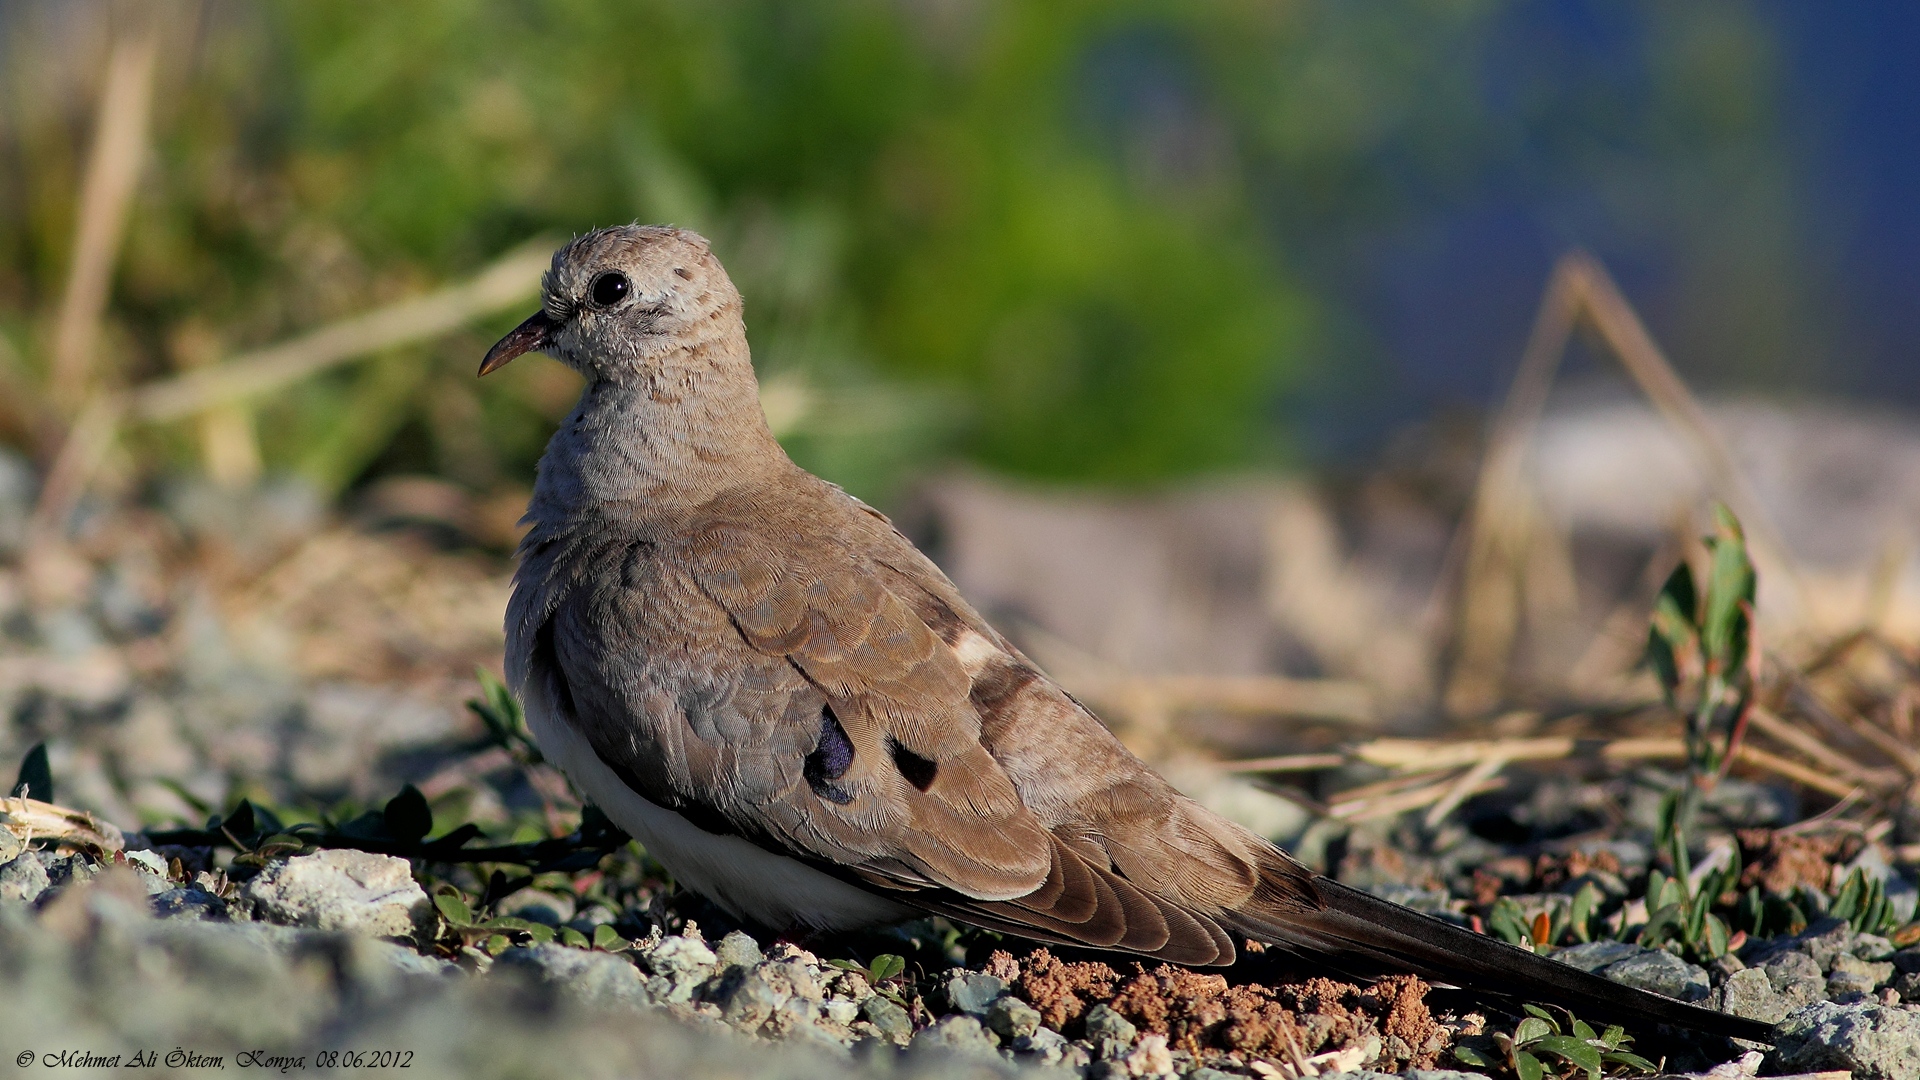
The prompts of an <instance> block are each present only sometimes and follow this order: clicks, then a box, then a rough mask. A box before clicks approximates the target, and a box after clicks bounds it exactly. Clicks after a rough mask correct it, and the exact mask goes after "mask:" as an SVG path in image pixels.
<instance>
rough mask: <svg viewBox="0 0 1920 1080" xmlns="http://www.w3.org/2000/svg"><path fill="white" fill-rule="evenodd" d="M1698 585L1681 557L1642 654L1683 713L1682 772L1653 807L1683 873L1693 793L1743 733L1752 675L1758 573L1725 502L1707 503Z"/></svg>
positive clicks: (1704, 786) (1718, 772) (1706, 787)
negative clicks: (1708, 525) (1708, 521)
mask: <svg viewBox="0 0 1920 1080" xmlns="http://www.w3.org/2000/svg"><path fill="white" fill-rule="evenodd" d="M1702 542H1703V543H1704V544H1705V545H1706V548H1707V554H1708V558H1709V569H1708V572H1707V580H1706V588H1705V589H1704V590H1702V589H1701V588H1699V586H1698V585H1697V584H1696V582H1695V580H1694V573H1693V568H1692V567H1691V566H1689V565H1688V564H1687V562H1686V561H1685V560H1682V561H1681V563H1680V565H1679V566H1677V567H1675V568H1674V570H1673V573H1672V574H1670V575H1668V577H1667V581H1666V584H1665V585H1663V586H1662V587H1661V589H1660V595H1659V597H1658V598H1657V599H1656V600H1655V601H1654V605H1653V617H1652V620H1651V625H1650V626H1649V627H1648V629H1647V648H1646V654H1645V662H1646V664H1647V666H1649V667H1651V668H1652V669H1653V672H1654V674H1655V676H1657V677H1658V679H1659V680H1660V690H1661V693H1662V695H1663V696H1664V697H1665V698H1666V702H1667V705H1668V706H1669V707H1670V708H1672V709H1673V710H1675V711H1676V712H1678V713H1679V714H1680V715H1681V718H1682V719H1683V721H1684V724H1683V728H1682V734H1683V736H1684V738H1685V740H1686V748H1687V775H1686V779H1685V780H1684V781H1683V782H1682V783H1681V784H1680V785H1679V786H1678V787H1677V788H1676V789H1675V790H1674V791H1673V792H1671V793H1670V794H1669V795H1668V796H1667V799H1666V801H1665V803H1664V804H1663V806H1662V808H1661V815H1660V842H1661V846H1662V847H1663V848H1665V849H1666V850H1667V851H1669V852H1670V853H1671V854H1672V856H1673V861H1674V862H1673V865H1674V870H1675V872H1676V873H1677V874H1679V875H1680V876H1681V877H1686V876H1687V872H1688V871H1687V851H1686V835H1687V833H1688V831H1689V830H1690V829H1691V828H1692V827H1693V819H1694V817H1695V815H1696V814H1697V813H1698V811H1699V806H1700V801H1701V799H1702V797H1703V796H1704V795H1705V793H1706V792H1708V791H1710V790H1712V788H1713V785H1714V784H1715V783H1716V782H1718V781H1719V779H1720V777H1721V776H1723V775H1725V773H1726V770H1727V766H1728V764H1730V763H1731V762H1732V760H1733V757H1734V754H1735V753H1736V752H1737V751H1738V750H1739V747H1740V738H1741V736H1742V735H1743V734H1744V733H1745V730H1746V724H1747V712H1748V710H1749V709H1750V708H1751V707H1752V704H1753V694H1754V687H1755V684H1756V682H1757V681H1758V674H1759V662H1760V650H1759V649H1758V648H1757V647H1756V646H1755V642H1754V598H1755V595H1756V590H1757V588H1758V582H1759V578H1758V576H1757V575H1756V574H1755V572H1754V568H1753V560H1752V559H1751V558H1749V557H1748V554H1747V541H1746V534H1745V533H1744V532H1743V531H1742V530H1741V528H1740V521H1739V519H1738V518H1735V517H1734V516H1733V512H1732V511H1731V510H1728V509H1727V508H1726V507H1725V506H1722V505H1720V504H1719V503H1715V504H1714V507H1713V535H1711V536H1708V537H1705V538H1703V541H1702Z"/></svg>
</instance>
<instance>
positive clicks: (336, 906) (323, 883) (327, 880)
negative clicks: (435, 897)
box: [244, 850, 434, 937]
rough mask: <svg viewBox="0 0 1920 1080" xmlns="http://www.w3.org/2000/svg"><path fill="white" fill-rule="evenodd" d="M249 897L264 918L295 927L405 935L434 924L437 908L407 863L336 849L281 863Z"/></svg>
mask: <svg viewBox="0 0 1920 1080" xmlns="http://www.w3.org/2000/svg"><path fill="white" fill-rule="evenodd" d="M244 895H245V897H246V899H247V901H248V902H249V903H251V904H252V905H253V906H254V908H255V909H256V910H257V911H258V912H259V913H260V915H261V916H262V917H264V918H267V919H271V920H272V921H274V922H278V923H284V924H288V925H294V926H310V927H315V928H318V929H321V930H344V931H350V932H353V933H360V934H371V935H373V936H376V937H406V936H411V935H413V934H414V933H415V932H416V931H418V930H422V929H425V928H427V927H429V926H431V924H432V920H433V918H434V915H433V905H432V904H431V903H430V902H429V901H428V899H427V894H426V893H425V892H424V891H423V890H422V889H421V888H420V885H419V883H418V882H416V881H414V880H413V870H412V867H410V866H409V865H408V863H407V861H406V860H405V859H396V858H394V857H393V856H391V855H375V854H372V853H371V852H365V851H351V850H333V851H322V852H319V853H317V854H313V855H300V856H296V857H295V858H291V859H288V860H287V861H285V862H283V863H276V864H274V865H272V866H269V867H268V868H267V869H266V870H264V871H263V872H261V874H260V875H259V876H258V877H255V878H254V879H253V880H251V881H249V882H247V884H246V886H245V888H244Z"/></svg>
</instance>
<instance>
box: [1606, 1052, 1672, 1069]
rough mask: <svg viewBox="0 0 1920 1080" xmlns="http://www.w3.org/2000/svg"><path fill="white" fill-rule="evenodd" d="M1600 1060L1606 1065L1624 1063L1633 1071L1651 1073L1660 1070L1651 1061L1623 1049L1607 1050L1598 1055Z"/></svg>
mask: <svg viewBox="0 0 1920 1080" xmlns="http://www.w3.org/2000/svg"><path fill="white" fill-rule="evenodd" d="M1600 1060H1601V1061H1603V1062H1605V1063H1607V1064H1608V1065H1624V1066H1626V1067H1627V1068H1629V1069H1632V1070H1634V1071H1635V1072H1643V1073H1653V1072H1658V1071H1660V1070H1659V1069H1658V1068H1656V1067H1655V1066H1654V1064H1653V1062H1651V1061H1648V1060H1647V1059H1646V1058H1643V1057H1641V1056H1640V1055H1639V1054H1631V1053H1628V1052H1627V1051H1625V1050H1609V1051H1607V1052H1606V1053H1604V1054H1601V1055H1600Z"/></svg>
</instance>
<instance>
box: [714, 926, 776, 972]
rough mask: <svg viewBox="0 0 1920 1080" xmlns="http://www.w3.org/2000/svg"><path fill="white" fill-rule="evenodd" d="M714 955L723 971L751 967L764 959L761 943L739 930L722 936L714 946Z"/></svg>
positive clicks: (715, 960)
mask: <svg viewBox="0 0 1920 1080" xmlns="http://www.w3.org/2000/svg"><path fill="white" fill-rule="evenodd" d="M713 956H714V962H715V963H716V964H717V965H718V966H719V968H720V970H721V971H725V970H727V969H728V968H734V967H745V968H750V967H752V966H754V965H755V964H758V963H759V962H760V961H761V960H762V959H764V957H763V956H762V955H761V953H760V943H759V942H757V941H755V940H753V937H752V936H751V935H749V934H745V933H742V932H741V931H739V930H735V931H734V932H733V933H731V934H728V935H727V936H726V937H723V938H721V939H720V944H718V945H716V946H714V949H713Z"/></svg>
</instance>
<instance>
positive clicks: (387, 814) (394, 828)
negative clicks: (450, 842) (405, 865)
mask: <svg viewBox="0 0 1920 1080" xmlns="http://www.w3.org/2000/svg"><path fill="white" fill-rule="evenodd" d="M381 821H382V824H383V825H385V826H386V830H387V835H388V836H391V837H393V838H394V839H395V840H399V841H401V842H402V843H408V844H417V843H419V842H420V841H421V840H424V839H425V838H426V835H427V834H428V833H430V832H432V831H433V809H432V808H431V807H429V806H428V805H427V797H426V796H425V795H422V794H420V789H419V788H417V787H414V786H413V785H412V784H408V785H407V786H406V787H403V788H401V789H400V794H398V795H395V796H394V797H393V798H391V799H389V800H387V808H386V810H385V811H383V812H382V814H381Z"/></svg>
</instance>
